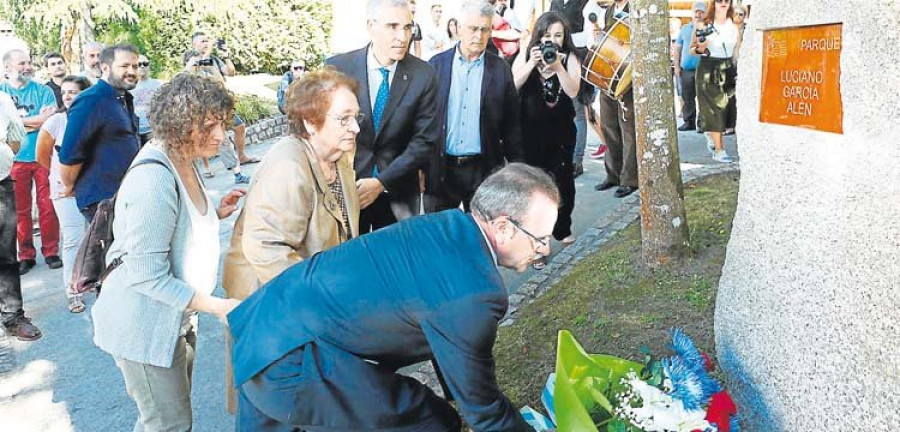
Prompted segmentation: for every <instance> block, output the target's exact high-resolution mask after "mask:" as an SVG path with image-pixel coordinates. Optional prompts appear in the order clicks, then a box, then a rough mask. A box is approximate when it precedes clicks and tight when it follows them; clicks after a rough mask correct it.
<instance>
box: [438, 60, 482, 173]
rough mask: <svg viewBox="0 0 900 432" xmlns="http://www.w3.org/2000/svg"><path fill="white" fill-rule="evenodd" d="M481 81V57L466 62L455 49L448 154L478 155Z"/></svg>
mask: <svg viewBox="0 0 900 432" xmlns="http://www.w3.org/2000/svg"><path fill="white" fill-rule="evenodd" d="M483 77H484V53H481V56H479V57H478V58H477V59H475V60H473V61H468V60H466V59H465V58H464V57H463V56H462V54H461V53H460V51H459V45H458V44H457V46H456V55H455V56H454V58H453V73H452V77H451V79H450V99H449V101H448V104H447V143H446V144H447V149H446V150H447V154H448V155H451V156H469V155H477V154H481V81H482V78H483Z"/></svg>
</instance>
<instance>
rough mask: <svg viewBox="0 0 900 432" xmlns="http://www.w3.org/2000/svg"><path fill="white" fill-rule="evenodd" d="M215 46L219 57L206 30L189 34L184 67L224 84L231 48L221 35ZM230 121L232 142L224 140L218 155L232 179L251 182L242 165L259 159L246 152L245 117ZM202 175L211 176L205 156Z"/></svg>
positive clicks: (228, 73)
mask: <svg viewBox="0 0 900 432" xmlns="http://www.w3.org/2000/svg"><path fill="white" fill-rule="evenodd" d="M215 48H216V53H217V54H219V55H221V56H222V57H221V58H220V57H216V56H213V55H212V49H213V44H212V42H211V40H210V38H209V36H208V35H207V34H206V33H204V32H196V33H194V35H193V36H191V49H189V50H188V51H187V52H185V53H184V58H183V60H184V70H185V71H186V72H190V73H194V74H200V75H203V76H206V77H209V78H212V79H213V80H214V81H217V82H220V83H222V85H225V77H232V76H234V73H235V69H234V63H232V62H231V59H230V58H229V57H230V54H231V52H230V51H229V50H228V46H227V45H226V44H225V40H224V39H222V38H219V39H218V40H217V41H216V44H215ZM230 123H231V128H232V131H233V132H234V145H233V146H232V145H231V142H230V141H231V140H227V139H226V140H225V141H223V143H222V149H221V150H222V151H221V152H220V156H222V162H223V163H224V164H225V168H227V169H228V170H230V171H232V173H233V174H234V183H235V184H247V183H250V176H248V175H245V174H242V173H241V165H247V164H252V163H257V162H259V159H257V158H253V157H250V156H248V155H247V153H246V146H247V145H246V143H247V136H246V134H247V127H246V126H245V125H244V120H243V119H242V118H241V117H240V116H238V115H235V116H234V119H233V121H232V122H230ZM203 176H204V177H206V178H212V177H213V176H214V175H213V173H212V171H211V170H210V168H209V160H208V159H203Z"/></svg>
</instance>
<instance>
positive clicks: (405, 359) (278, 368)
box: [228, 163, 559, 432]
mask: <svg viewBox="0 0 900 432" xmlns="http://www.w3.org/2000/svg"><path fill="white" fill-rule="evenodd" d="M558 206H559V192H558V191H557V190H556V186H554V183H553V180H551V179H550V177H549V176H548V175H547V174H545V173H544V172H543V171H541V170H540V169H538V168H534V167H531V166H528V165H525V164H521V163H513V164H509V165H508V166H507V167H505V168H503V169H501V170H500V171H498V172H497V173H495V174H493V175H491V176H490V177H488V178H487V179H486V180H485V181H484V182H483V183H482V185H481V186H480V187H479V188H478V191H476V192H475V196H474V198H473V199H472V214H467V213H463V212H461V211H459V210H448V211H444V212H440V213H433V214H430V215H426V216H423V217H418V218H413V219H409V220H406V221H403V222H400V223H399V224H396V225H394V226H391V227H389V228H387V229H383V230H379V231H376V232H374V233H372V234H369V235H365V236H362V237H358V238H356V239H354V240H352V241H349V242H347V243H344V244H342V245H340V246H338V247H335V248H332V249H329V250H327V251H325V252H322V253H320V254H318V255H315V256H313V257H312V258H310V259H308V260H306V261H303V262H301V263H298V264H296V265H294V266H293V267H290V268H289V269H287V270H286V271H285V272H284V273H282V274H281V275H280V276H278V277H277V278H275V279H273V280H272V281H271V282H269V283H268V284H266V285H265V286H263V287H262V288H261V289H260V290H259V291H257V292H256V293H255V294H253V295H252V296H250V297H248V298H247V299H246V300H244V302H243V303H242V304H241V305H240V306H238V307H237V308H236V309H235V310H234V311H233V312H231V314H229V315H228V323H229V326H230V328H231V335H232V337H233V338H234V341H235V342H234V351H233V360H234V374H235V380H234V382H235V383H236V385H238V386H239V389H240V391H239V394H240V396H239V401H238V418H237V430H238V431H254V432H255V431H264V432H275V431H298V430H305V431H313V432H319V431H392V432H393V431H397V432H399V431H404V432H406V431H442V432H443V431H459V430H460V427H461V425H460V418H459V415H458V414H457V413H456V411H454V409H453V408H452V407H451V406H450V404H449V403H447V402H446V401H444V400H443V399H441V398H439V397H437V396H436V395H435V394H434V393H433V392H432V391H431V390H430V389H429V388H428V387H426V386H425V385H423V384H421V383H419V382H418V381H416V380H415V379H413V378H409V377H406V376H402V375H399V374H397V373H396V371H397V370H398V369H399V368H401V367H404V366H409V365H412V364H415V363H418V362H422V361H425V360H429V359H431V360H433V361H434V362H435V364H436V366H437V369H439V370H440V371H441V374H442V376H443V382H444V383H445V384H446V388H448V389H449V395H452V397H453V398H455V399H456V401H457V406H458V407H459V410H460V411H461V412H462V414H463V416H464V417H465V419H466V422H467V423H468V425H469V427H471V428H472V429H474V430H475V431H531V428H530V427H528V426H527V424H526V423H525V422H524V420H522V418H521V416H520V415H519V413H518V412H517V410H516V408H515V407H513V406H512V405H511V404H510V402H509V400H508V399H507V398H506V396H504V395H503V393H502V392H501V391H500V389H499V388H498V386H497V381H496V378H495V376H494V358H493V355H492V352H491V350H492V348H493V346H494V339H495V337H496V333H497V326H498V322H499V321H500V319H501V318H503V316H504V315H505V314H506V309H507V292H506V288H505V286H504V284H503V279H502V278H501V277H500V272H499V270H498V266H503V267H507V268H512V269H516V270H517V271H520V272H521V271H523V270H524V269H525V268H527V267H528V266H529V265H530V264H531V262H532V261H533V260H534V258H535V255H536V254H538V253H541V254H544V255H546V254H548V253H549V252H550V250H549V241H550V233H551V232H553V225H554V224H555V223H556V214H557V210H556V209H557V207H558Z"/></svg>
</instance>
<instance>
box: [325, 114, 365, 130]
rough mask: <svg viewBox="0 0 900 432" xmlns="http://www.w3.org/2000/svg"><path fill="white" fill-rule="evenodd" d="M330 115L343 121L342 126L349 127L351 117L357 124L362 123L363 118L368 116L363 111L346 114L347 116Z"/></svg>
mask: <svg viewBox="0 0 900 432" xmlns="http://www.w3.org/2000/svg"><path fill="white" fill-rule="evenodd" d="M328 116H329V117H331V118H333V119H335V120H337V121H339V122H340V123H341V126H344V127H347V126H349V125H350V120H351V119H352V120H353V121H355V122H356V124H357V125H361V124H362V122H363V120H365V118H366V115H365V114H363V113H359V114H356V115H345V116H336V115H334V114H328Z"/></svg>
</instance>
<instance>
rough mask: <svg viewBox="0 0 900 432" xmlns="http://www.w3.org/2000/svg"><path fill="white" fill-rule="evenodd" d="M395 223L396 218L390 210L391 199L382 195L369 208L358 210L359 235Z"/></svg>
mask: <svg viewBox="0 0 900 432" xmlns="http://www.w3.org/2000/svg"><path fill="white" fill-rule="evenodd" d="M396 222H397V218H396V217H394V212H393V211H392V210H391V199H390V198H389V197H388V195H387V194H386V193H383V194H381V195H379V196H378V198H377V199H376V200H375V202H373V203H372V204H371V205H370V206H368V207H366V208H364V209H362V210H360V212H359V233H360V234H366V233H370V232H372V231H375V230H377V229H379V228H384V227H386V226H388V225H391V224H393V223H396Z"/></svg>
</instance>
